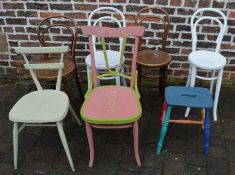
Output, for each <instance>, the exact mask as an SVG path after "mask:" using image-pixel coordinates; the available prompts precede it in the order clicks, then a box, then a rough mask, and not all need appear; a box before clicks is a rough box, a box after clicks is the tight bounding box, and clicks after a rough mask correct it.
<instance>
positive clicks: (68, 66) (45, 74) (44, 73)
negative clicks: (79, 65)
mask: <svg viewBox="0 0 235 175" xmlns="http://www.w3.org/2000/svg"><path fill="white" fill-rule="evenodd" d="M56 62H57V63H58V59H56V58H52V59H48V60H46V61H44V62H43V63H56ZM75 69H76V67H75V64H74V62H73V61H71V60H68V59H67V60H66V59H65V60H64V68H63V71H62V76H63V77H64V78H70V77H72V76H73V74H74V71H75ZM34 72H35V74H36V75H37V77H38V78H39V79H41V80H48V81H53V80H55V78H56V77H57V74H58V71H57V70H51V69H50V70H35V71H34Z"/></svg>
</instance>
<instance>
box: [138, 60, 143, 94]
mask: <svg viewBox="0 0 235 175" xmlns="http://www.w3.org/2000/svg"><path fill="white" fill-rule="evenodd" d="M137 69H138V77H137V78H138V90H139V92H140V93H141V78H142V77H141V76H142V67H141V66H140V65H138V66H137Z"/></svg>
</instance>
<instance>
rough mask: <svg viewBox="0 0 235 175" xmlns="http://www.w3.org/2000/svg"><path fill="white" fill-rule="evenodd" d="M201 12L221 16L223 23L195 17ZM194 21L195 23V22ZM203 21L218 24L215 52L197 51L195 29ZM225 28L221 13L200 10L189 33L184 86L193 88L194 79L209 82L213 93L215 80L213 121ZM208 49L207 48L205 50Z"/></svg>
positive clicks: (207, 17) (205, 9)
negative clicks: (207, 73) (207, 74)
mask: <svg viewBox="0 0 235 175" xmlns="http://www.w3.org/2000/svg"><path fill="white" fill-rule="evenodd" d="M201 12H203V13H206V12H210V13H212V12H214V13H216V14H217V15H219V16H221V17H222V19H223V23H222V22H221V20H219V19H218V18H217V17H213V16H211V15H206V16H201V17H198V18H196V17H197V15H199V14H200V13H201ZM195 19H196V21H195ZM205 20H211V21H213V22H214V21H215V22H217V23H218V24H219V28H220V32H219V34H218V37H217V39H216V41H215V42H216V48H215V51H210V50H197V42H198V39H197V27H198V25H199V23H200V22H202V21H205ZM226 27H227V18H226V16H225V15H224V13H223V12H221V11H219V10H217V9H213V8H202V9H199V10H197V11H196V12H195V13H194V14H193V16H192V19H191V32H192V52H191V53H190V55H189V58H188V61H189V64H190V68H189V74H188V79H187V83H186V86H187V87H189V86H190V87H193V86H194V85H195V80H196V78H199V79H202V80H209V81H210V92H211V94H212V92H213V86H214V81H215V80H217V83H216V91H215V97H214V107H213V117H214V121H217V104H218V99H219V93H220V88H221V83H222V78H223V69H224V67H225V65H226V58H225V57H224V56H222V55H221V54H220V47H221V43H222V40H223V36H224V33H225V31H226ZM207 49H209V48H207ZM197 69H204V70H207V71H210V72H211V77H203V76H200V75H198V74H197ZM216 72H218V74H217V77H216V76H215V74H216ZM189 111H190V108H187V110H186V113H185V116H186V117H187V116H188V115H189Z"/></svg>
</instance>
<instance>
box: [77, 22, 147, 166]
mask: <svg viewBox="0 0 235 175" xmlns="http://www.w3.org/2000/svg"><path fill="white" fill-rule="evenodd" d="M144 31H145V28H144V27H141V26H131V27H124V28H110V27H98V26H83V27H82V33H83V34H84V35H85V36H88V37H89V47H90V55H91V65H92V70H91V71H92V72H91V74H90V75H91V77H89V78H90V81H91V83H89V84H90V86H89V87H88V91H87V93H86V95H85V102H84V103H83V105H82V108H81V117H82V119H83V120H84V121H85V123H86V132H87V138H88V143H89V149H90V161H89V167H92V166H93V162H94V143H93V134H92V128H100V129H124V128H130V127H132V128H133V137H134V152H135V159H136V162H137V165H138V166H141V162H140V158H139V146H138V120H139V119H140V117H141V114H142V108H141V104H140V102H139V98H140V96H139V93H138V89H137V82H136V80H137V71H136V58H137V52H138V45H139V37H141V36H143V34H144ZM92 36H96V37H99V38H101V42H102V48H103V53H104V57H105V62H106V67H107V72H106V73H103V74H99V75H97V74H96V67H95V59H94V48H93V44H92V43H93V42H92ZM131 36H132V37H135V44H134V48H133V58H132V65H131V76H127V75H124V74H123V73H122V69H121V66H122V61H123V55H124V49H125V45H126V38H128V37H131ZM119 37H122V38H123V42H122V51H121V56H120V63H119V65H118V69H115V70H112V69H111V68H110V67H109V63H108V58H107V52H106V46H105V45H106V43H105V38H119ZM109 59H112V58H109ZM109 76H120V77H124V78H126V79H129V80H130V87H126V86H117V85H111V86H99V87H98V86H97V80H98V79H100V78H103V77H109Z"/></svg>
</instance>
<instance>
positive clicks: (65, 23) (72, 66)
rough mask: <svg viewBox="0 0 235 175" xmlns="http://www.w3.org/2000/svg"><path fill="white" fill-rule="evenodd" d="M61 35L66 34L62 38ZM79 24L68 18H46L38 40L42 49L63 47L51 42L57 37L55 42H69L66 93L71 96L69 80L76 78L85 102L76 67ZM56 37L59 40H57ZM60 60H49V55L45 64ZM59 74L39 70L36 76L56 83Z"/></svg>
mask: <svg viewBox="0 0 235 175" xmlns="http://www.w3.org/2000/svg"><path fill="white" fill-rule="evenodd" d="M50 32H55V33H57V32H58V34H56V35H55V36H52V35H50V36H49V35H48V34H50ZM60 33H64V34H63V35H62V36H61V35H60ZM77 34H78V29H77V24H76V22H75V21H74V20H73V19H72V18H70V17H67V16H51V17H48V18H45V19H43V20H42V21H41V23H40V24H39V26H38V39H39V41H40V45H41V46H42V47H46V46H55V45H61V43H60V42H53V41H50V37H55V38H53V40H61V39H62V40H63V41H65V42H67V41H69V48H70V51H69V53H68V57H67V58H66V57H65V59H64V68H63V72H62V81H63V84H64V91H65V92H66V93H67V94H68V96H69V88H68V80H70V79H72V78H75V80H76V84H77V88H78V91H79V93H80V97H81V99H82V100H84V97H83V92H82V88H81V85H80V82H79V77H78V73H77V67H76V60H75V48H76V42H77ZM56 37H57V38H58V39H56ZM58 59H59V58H54V57H51V58H49V57H48V55H45V58H44V60H43V61H44V62H45V63H51V62H58V61H57V60H58ZM57 72H58V71H54V70H43V71H42V70H37V71H35V74H36V75H37V77H38V78H39V79H40V80H45V81H56V77H57Z"/></svg>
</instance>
